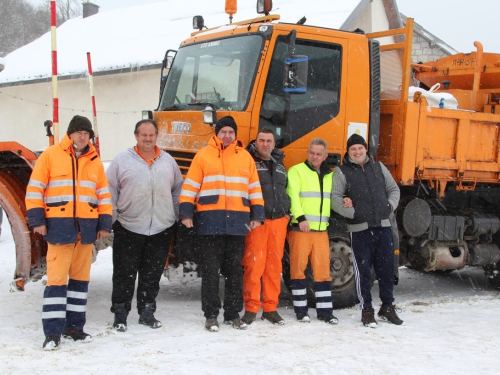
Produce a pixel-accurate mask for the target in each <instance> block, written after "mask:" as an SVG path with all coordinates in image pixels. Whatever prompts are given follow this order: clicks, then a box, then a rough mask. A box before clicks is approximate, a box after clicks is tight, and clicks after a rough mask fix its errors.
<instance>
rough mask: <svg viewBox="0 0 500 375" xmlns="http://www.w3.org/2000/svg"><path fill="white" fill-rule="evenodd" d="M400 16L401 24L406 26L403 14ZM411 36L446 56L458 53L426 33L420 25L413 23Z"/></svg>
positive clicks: (429, 33)
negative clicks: (424, 41) (417, 37)
mask: <svg viewBox="0 0 500 375" xmlns="http://www.w3.org/2000/svg"><path fill="white" fill-rule="evenodd" d="M400 14H401V21H402V22H403V25H406V18H407V17H406V16H405V15H404V14H403V13H400ZM413 34H417V35H420V36H421V37H422V38H424V39H425V40H427V41H428V42H429V44H430V46H431V47H437V48H439V49H441V50H443V51H444V52H445V53H446V54H447V55H455V54H457V53H458V51H457V50H456V49H454V48H453V47H452V46H450V45H449V44H446V43H445V42H444V41H442V40H441V39H439V38H438V37H437V36H435V35H434V34H432V33H431V32H429V31H427V30H426V29H424V28H423V27H422V26H421V25H419V24H418V23H416V22H413Z"/></svg>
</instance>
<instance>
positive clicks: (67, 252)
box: [46, 235, 93, 286]
mask: <svg viewBox="0 0 500 375" xmlns="http://www.w3.org/2000/svg"><path fill="white" fill-rule="evenodd" d="M92 250H93V247H92V244H86V245H83V244H82V243H81V242H80V235H78V242H76V243H70V244H66V245H53V244H51V243H49V244H48V249H47V258H46V259H47V286H51V285H67V284H68V276H69V278H70V279H72V280H78V281H90V266H91V265H92Z"/></svg>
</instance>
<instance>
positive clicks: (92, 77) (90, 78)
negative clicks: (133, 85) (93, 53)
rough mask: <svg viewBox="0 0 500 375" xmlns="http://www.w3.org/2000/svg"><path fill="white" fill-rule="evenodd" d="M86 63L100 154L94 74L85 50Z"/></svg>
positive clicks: (99, 153)
mask: <svg viewBox="0 0 500 375" xmlns="http://www.w3.org/2000/svg"><path fill="white" fill-rule="evenodd" d="M87 65H88V69H89V84H90V97H91V99H92V111H93V114H94V133H95V149H96V151H97V154H98V155H99V156H101V150H100V148H99V131H98V129H97V111H96V107H95V95H94V76H93V74H92V61H91V60H90V52H87Z"/></svg>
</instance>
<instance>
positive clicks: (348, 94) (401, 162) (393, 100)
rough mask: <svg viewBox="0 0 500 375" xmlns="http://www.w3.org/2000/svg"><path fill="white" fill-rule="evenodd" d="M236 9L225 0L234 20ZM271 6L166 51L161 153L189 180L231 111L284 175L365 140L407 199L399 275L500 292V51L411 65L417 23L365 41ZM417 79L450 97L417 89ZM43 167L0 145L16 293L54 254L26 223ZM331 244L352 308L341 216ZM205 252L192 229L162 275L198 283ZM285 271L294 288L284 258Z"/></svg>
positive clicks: (0, 194)
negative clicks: (467, 276) (271, 138)
mask: <svg viewBox="0 0 500 375" xmlns="http://www.w3.org/2000/svg"><path fill="white" fill-rule="evenodd" d="M228 4H229V6H228ZM232 7H233V8H232ZM234 7H235V3H233V2H231V0H228V2H227V3H226V10H227V12H228V14H230V16H232V14H234V13H235V11H234V10H235V8H234ZM271 9H272V1H270V0H258V1H257V11H258V13H261V14H262V16H261V17H258V18H255V19H252V20H248V21H241V22H235V23H231V24H228V25H224V26H220V27H215V28H212V29H206V30H205V29H204V28H205V26H204V24H203V18H202V17H201V16H196V17H194V19H193V26H194V27H195V28H197V29H198V31H196V32H193V33H192V35H191V37H190V38H188V39H186V40H185V41H184V42H182V43H181V45H180V47H179V49H178V50H177V51H173V50H168V51H167V52H166V54H165V59H164V63H163V65H164V66H163V68H162V72H161V84H160V100H159V105H158V108H157V109H156V110H154V111H144V113H143V117H144V118H152V119H155V120H156V121H157V123H158V126H159V137H158V146H159V147H161V148H162V149H164V150H166V151H167V152H169V153H170V154H171V155H172V156H173V157H174V158H175V160H176V161H177V163H178V164H179V167H180V168H181V171H182V173H183V174H184V175H185V174H186V172H187V170H188V169H189V166H190V164H191V161H192V159H193V157H194V155H195V154H196V152H197V151H199V150H200V149H201V148H202V147H204V146H205V145H206V144H207V142H208V140H209V139H210V137H211V136H213V134H214V130H213V125H214V124H215V122H216V120H217V118H220V117H223V116H227V115H231V116H233V117H234V118H235V120H236V122H237V123H238V138H239V139H241V140H242V141H243V142H244V143H245V144H247V143H248V142H249V141H251V140H252V139H254V138H255V136H256V134H257V131H258V130H259V129H262V128H268V129H272V130H273V131H274V133H275V135H276V143H277V146H278V147H279V148H280V149H281V150H283V151H284V152H285V154H286V158H285V160H284V161H285V164H286V166H287V167H290V166H292V165H295V164H297V163H300V162H302V161H304V160H305V158H306V149H307V147H308V145H309V142H310V140H311V139H312V138H315V137H320V138H323V139H325V140H326V141H327V142H328V158H327V163H329V165H330V166H331V167H332V168H333V167H335V166H336V165H338V164H339V163H341V160H342V157H343V155H344V153H345V152H346V149H345V145H346V140H347V138H348V136H349V135H350V134H352V133H353V132H358V133H360V134H361V135H364V136H365V137H366V139H367V140H368V143H369V153H370V154H371V155H372V156H374V157H375V158H376V159H377V160H380V161H382V162H383V163H384V164H385V165H386V166H387V168H388V169H389V170H390V172H391V173H392V175H393V176H394V178H395V180H396V181H397V182H398V184H399V186H400V189H401V202H400V206H399V208H398V210H397V212H396V217H397V224H398V225H397V226H398V228H399V231H397V230H396V233H395V235H396V236H395V237H398V235H399V247H398V249H396V250H395V273H397V266H398V265H406V266H409V267H412V268H415V269H419V270H422V271H425V272H432V271H441V272H448V271H452V270H456V269H461V268H463V267H465V266H476V267H482V268H483V269H484V271H485V274H486V277H487V278H488V279H489V280H490V282H491V283H492V284H493V285H494V286H495V287H496V288H499V289H500V249H499V245H500V234H499V233H498V231H499V229H500V144H499V141H500V134H499V133H500V104H499V98H500V54H492V53H483V51H482V46H481V45H480V43H477V42H476V47H477V51H476V52H472V53H470V54H458V55H454V56H450V57H446V58H443V59H440V60H438V61H436V62H433V63H426V64H412V63H411V41H412V36H413V20H412V19H410V18H409V19H408V20H407V24H406V27H404V28H401V29H395V30H388V31H383V32H375V33H370V34H364V33H363V32H362V31H360V30H356V31H355V32H346V31H339V30H334V29H329V28H324V27H316V26H308V25H306V24H305V19H302V20H300V21H299V22H298V23H297V24H290V23H281V22H279V18H280V17H279V16H278V15H270V14H269V13H270V11H271ZM231 12H232V13H231ZM388 41H389V42H388ZM382 43H384V44H382ZM416 80H418V81H416ZM410 82H412V85H414V86H415V85H416V83H417V84H418V83H420V86H421V87H424V88H427V89H429V88H431V87H433V86H434V85H435V84H436V83H440V84H441V85H442V87H443V90H437V91H434V92H431V91H433V90H425V89H423V90H414V89H413V90H410ZM410 91H411V92H412V94H411V95H410ZM436 97H437V98H438V100H437V102H436V103H437V104H436V106H432V105H433V101H434V99H435V98H436ZM450 98H451V99H450ZM450 103H451V104H450ZM455 104H456V105H455ZM457 106H458V108H459V109H456V108H457ZM440 107H442V108H440ZM35 159H36V156H35V155H34V154H33V153H31V152H30V151H29V150H26V149H24V148H23V147H22V146H20V145H18V144H15V143H8V144H5V143H4V144H1V143H0V198H1V199H2V205H3V206H4V209H5V210H6V212H7V215H8V216H9V220H10V222H11V224H12V228H13V232H14V238H15V241H16V253H17V266H16V272H15V283H14V284H15V285H16V286H17V288H19V289H22V288H24V284H25V283H26V282H27V281H28V280H30V279H33V278H37V277H39V276H37V275H40V274H41V272H43V263H44V262H43V259H44V255H45V252H46V246H45V244H44V242H43V239H42V238H41V237H38V236H37V235H34V234H33V233H32V232H31V231H29V230H28V229H27V226H26V219H25V217H26V210H25V207H24V191H25V188H26V184H27V183H28V180H29V175H30V172H31V168H32V165H33V163H34V162H35ZM5 203H7V204H5ZM16 228H19V229H16ZM329 235H330V250H331V276H332V279H333V283H332V284H333V286H332V294H333V301H334V306H335V307H336V308H341V307H347V306H352V305H354V304H355V303H357V295H356V289H355V282H354V272H353V265H352V259H353V254H352V250H351V248H350V241H349V235H348V233H347V232H346V226H345V222H344V220H343V219H342V218H341V217H340V216H338V215H336V214H334V213H332V218H331V222H330V226H329ZM198 250H199V249H197V247H196V235H195V234H194V232H193V231H192V230H187V229H186V228H184V227H183V226H179V228H178V232H177V238H176V243H175V246H173V247H172V250H171V251H172V254H171V256H170V257H169V265H168V268H167V269H168V271H166V273H167V274H168V275H169V276H170V277H175V276H177V277H181V278H183V279H189V278H191V277H196V276H197V272H196V261H197V251H198ZM285 250H286V249H285ZM283 264H284V267H283V277H284V279H285V283H286V282H287V279H288V278H289V270H288V267H287V266H288V256H287V252H286V251H285V256H284V259H283ZM309 277H310V278H311V283H312V276H311V275H309ZM310 293H311V295H310V301H314V295H313V294H312V289H311V291H310Z"/></svg>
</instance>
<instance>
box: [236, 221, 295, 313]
mask: <svg viewBox="0 0 500 375" xmlns="http://www.w3.org/2000/svg"><path fill="white" fill-rule="evenodd" d="M287 226H288V218H287V217H285V216H284V217H282V218H279V219H274V220H269V219H266V220H265V221H264V224H263V225H260V226H258V227H257V228H256V229H254V230H252V231H250V232H249V233H248V235H247V237H246V238H245V256H244V257H243V262H242V263H243V267H244V272H243V299H244V301H245V311H250V312H253V313H257V312H258V311H259V310H260V308H261V306H262V310H263V311H264V312H270V311H276V309H277V307H278V302H279V301H278V297H279V294H280V290H281V268H282V267H281V258H283V249H284V247H285V238H286V229H287ZM261 280H262V298H263V301H262V302H261V300H260V295H261Z"/></svg>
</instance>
